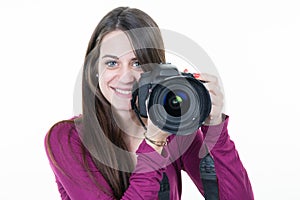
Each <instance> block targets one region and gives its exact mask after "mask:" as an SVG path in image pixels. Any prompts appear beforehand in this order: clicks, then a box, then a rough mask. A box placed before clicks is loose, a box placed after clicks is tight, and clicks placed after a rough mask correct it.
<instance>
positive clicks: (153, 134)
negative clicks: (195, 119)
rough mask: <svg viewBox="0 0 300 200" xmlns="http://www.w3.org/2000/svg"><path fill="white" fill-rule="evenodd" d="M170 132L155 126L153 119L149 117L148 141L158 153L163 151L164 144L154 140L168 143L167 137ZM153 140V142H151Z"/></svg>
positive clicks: (146, 134)
mask: <svg viewBox="0 0 300 200" xmlns="http://www.w3.org/2000/svg"><path fill="white" fill-rule="evenodd" d="M169 135H170V134H168V133H166V132H164V131H162V130H160V129H159V128H158V127H157V126H155V125H154V124H153V123H152V122H151V120H150V119H149V118H148V121H147V131H146V133H145V137H146V142H147V144H148V145H150V146H151V147H152V148H154V149H155V150H156V151H157V152H158V153H161V152H162V149H163V146H164V145H157V144H154V142H153V141H156V142H161V143H164V142H165V144H167V142H168V141H167V138H168V136H169ZM151 141H152V142H151Z"/></svg>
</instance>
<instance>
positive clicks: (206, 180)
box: [200, 148, 219, 200]
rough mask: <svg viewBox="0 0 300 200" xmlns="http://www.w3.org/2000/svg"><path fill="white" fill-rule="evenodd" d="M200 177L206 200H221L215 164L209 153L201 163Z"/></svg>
mask: <svg viewBox="0 0 300 200" xmlns="http://www.w3.org/2000/svg"><path fill="white" fill-rule="evenodd" d="M206 149H207V148H206ZM200 177H201V180H202V184H203V188H204V198H205V200H219V187H218V180H217V175H216V170H215V163H214V160H213V158H212V156H211V155H210V153H209V152H208V151H207V154H206V156H204V157H203V158H202V159H201V161H200Z"/></svg>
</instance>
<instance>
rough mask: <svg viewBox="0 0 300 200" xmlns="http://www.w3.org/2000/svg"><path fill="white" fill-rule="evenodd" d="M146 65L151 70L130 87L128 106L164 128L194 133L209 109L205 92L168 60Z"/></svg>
mask: <svg viewBox="0 0 300 200" xmlns="http://www.w3.org/2000/svg"><path fill="white" fill-rule="evenodd" d="M149 65H151V66H150V67H151V70H150V71H147V72H144V73H142V74H141V78H140V80H139V81H138V82H137V83H136V84H135V85H134V87H133V90H132V100H131V106H132V108H133V109H134V110H135V112H136V113H137V114H138V115H139V116H140V117H144V118H147V117H149V118H150V119H151V121H152V123H153V124H154V125H155V126H157V127H158V128H160V129H161V130H163V131H165V132H168V133H171V134H176V135H188V134H192V133H194V132H195V131H196V130H197V129H198V128H199V127H200V126H201V125H202V124H203V123H204V121H205V119H206V118H207V117H208V115H209V113H210V111H211V99H210V96H209V92H208V91H207V90H206V88H205V86H204V85H203V83H202V82H201V81H200V80H197V79H195V78H194V76H193V75H192V74H191V73H183V72H179V70H178V69H177V67H176V66H174V65H172V64H169V63H166V64H149ZM148 115H149V116H148Z"/></svg>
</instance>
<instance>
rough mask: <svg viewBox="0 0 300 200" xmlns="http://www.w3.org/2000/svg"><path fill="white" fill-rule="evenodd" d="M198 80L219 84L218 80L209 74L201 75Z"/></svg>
mask: <svg viewBox="0 0 300 200" xmlns="http://www.w3.org/2000/svg"><path fill="white" fill-rule="evenodd" d="M197 79H198V80H201V81H204V82H211V83H218V78H217V77H216V76H214V75H211V74H207V73H201V74H199V77H198V78H197Z"/></svg>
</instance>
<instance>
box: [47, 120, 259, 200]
mask: <svg viewBox="0 0 300 200" xmlns="http://www.w3.org/2000/svg"><path fill="white" fill-rule="evenodd" d="M228 120H229V117H226V120H225V121H224V122H223V123H221V124H220V125H216V126H202V127H201V128H200V129H199V130H198V131H196V132H195V133H193V134H191V135H188V136H174V135H171V136H169V141H170V142H169V144H168V145H167V146H166V147H165V148H164V153H163V155H160V154H158V153H157V152H156V151H155V150H154V149H153V148H152V147H151V146H149V145H148V144H147V143H146V142H145V140H144V141H143V142H142V143H141V144H140V146H139V148H138V150H137V151H136V154H137V155H138V156H137V164H136V168H135V170H134V171H133V172H132V175H131V177H130V185H129V187H128V189H127V190H126V192H125V193H124V195H123V197H122V200H139V199H149V200H154V199H158V192H159V190H160V182H161V180H162V178H163V174H164V173H165V174H166V175H167V177H168V180H169V186H170V199H171V200H179V199H180V197H181V190H182V188H181V184H182V181H181V170H184V171H186V172H187V174H188V175H189V176H190V178H191V179H192V180H193V182H194V184H195V185H196V186H197V188H198V190H199V192H201V193H202V194H203V185H202V182H201V179H200V170H199V163H200V160H201V158H202V157H203V156H204V155H205V152H206V150H205V149H206V148H204V145H203V144H204V143H205V144H206V146H207V147H208V149H209V151H210V153H211V155H212V157H213V158H214V162H215V169H216V174H217V179H218V184H219V196H220V200H253V199H254V197H253V192H252V188H251V184H250V181H249V178H248V175H247V172H246V170H245V168H244V167H243V165H242V162H241V160H240V158H239V155H238V152H237V151H236V149H235V145H234V142H233V141H231V140H230V137H229V135H228V130H227V124H228ZM69 133H71V134H70V135H69ZM47 136H48V134H47ZM47 136H46V138H47ZM45 141H46V140H45ZM48 143H49V144H50V146H51V149H52V153H53V156H54V158H55V161H56V162H57V164H58V166H59V167H60V168H61V169H63V171H64V172H65V173H63V172H62V171H61V169H59V168H58V167H56V165H55V164H54V163H53V162H52V160H51V159H50V155H49V152H48V150H47V148H46V152H47V156H48V158H49V161H50V166H51V168H52V170H53V172H54V175H55V180H56V183H57V185H58V190H59V192H60V194H61V199H64V200H68V199H72V200H82V199H84V200H100V199H101V200H103V199H105V200H106V199H107V200H108V199H114V198H113V197H112V196H111V195H108V194H107V193H105V192H103V191H102V190H101V189H99V188H98V187H97V186H96V185H95V183H94V182H93V181H92V180H91V179H90V178H89V175H88V173H87V172H86V170H85V168H84V167H83V166H82V163H81V162H82V158H81V157H82V149H81V148H82V145H81V144H82V143H81V140H80V138H79V135H78V132H77V131H76V128H75V125H74V123H70V122H60V123H57V124H56V125H55V126H54V128H53V129H52V132H51V136H50V138H49V141H48ZM88 163H89V166H91V167H92V169H91V172H92V175H93V177H95V178H96V180H98V182H99V183H100V184H101V186H102V187H104V188H105V189H106V190H108V191H112V190H111V188H110V186H109V184H108V183H107V182H106V180H105V179H104V178H103V176H102V175H101V173H100V172H99V171H98V170H97V168H96V165H95V164H94V163H93V161H92V158H91V156H90V155H88Z"/></svg>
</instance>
